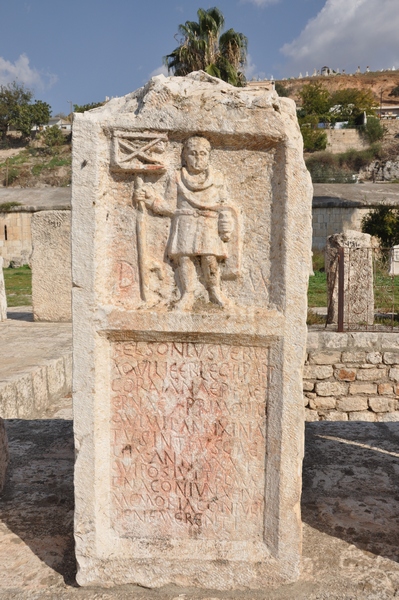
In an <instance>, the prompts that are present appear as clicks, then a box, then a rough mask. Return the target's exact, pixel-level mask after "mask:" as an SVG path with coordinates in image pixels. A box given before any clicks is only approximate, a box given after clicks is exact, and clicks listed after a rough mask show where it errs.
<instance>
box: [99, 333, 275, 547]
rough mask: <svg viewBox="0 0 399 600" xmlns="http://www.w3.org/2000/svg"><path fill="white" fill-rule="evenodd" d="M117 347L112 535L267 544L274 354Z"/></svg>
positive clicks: (184, 346)
mask: <svg viewBox="0 0 399 600" xmlns="http://www.w3.org/2000/svg"><path fill="white" fill-rule="evenodd" d="M112 347H113V366H112V368H113V376H112V417H111V444H112V449H111V450H112V474H111V476H112V496H113V501H112V505H113V513H112V520H113V527H114V529H115V530H116V531H117V532H118V534H119V535H121V536H125V537H141V538H143V537H147V538H165V537H166V538H170V537H179V538H182V537H183V538H184V537H186V538H187V537H194V538H199V539H229V540H250V539H254V540H256V539H258V540H259V539H262V538H263V513H264V487H265V473H264V472H265V435H266V395H267V384H268V371H269V350H268V348H265V347H244V346H233V345H227V344H219V345H216V344H215V345H213V344H202V343H176V342H167V343H159V342H115V343H113V345H112Z"/></svg>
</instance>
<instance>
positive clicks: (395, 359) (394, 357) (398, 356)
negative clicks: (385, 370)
mask: <svg viewBox="0 0 399 600" xmlns="http://www.w3.org/2000/svg"><path fill="white" fill-rule="evenodd" d="M384 363H385V364H386V365H399V352H384Z"/></svg>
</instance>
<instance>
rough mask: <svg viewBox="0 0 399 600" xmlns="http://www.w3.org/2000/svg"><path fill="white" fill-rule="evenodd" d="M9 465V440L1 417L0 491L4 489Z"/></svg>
mask: <svg viewBox="0 0 399 600" xmlns="http://www.w3.org/2000/svg"><path fill="white" fill-rule="evenodd" d="M7 466H8V442H7V432H6V429H5V426H4V420H3V419H2V418H0V493H1V492H2V491H3V487H4V482H5V478H6V471H7Z"/></svg>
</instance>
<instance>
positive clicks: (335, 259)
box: [326, 229, 374, 326]
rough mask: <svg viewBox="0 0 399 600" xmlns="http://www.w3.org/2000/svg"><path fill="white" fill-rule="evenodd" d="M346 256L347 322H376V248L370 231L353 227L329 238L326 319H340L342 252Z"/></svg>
mask: <svg viewBox="0 0 399 600" xmlns="http://www.w3.org/2000/svg"><path fill="white" fill-rule="evenodd" d="M339 248H342V249H343V260H344V304H343V310H344V323H345V325H346V326H350V325H373V323H374V287H373V248H372V242H371V236H370V235H369V234H368V233H361V232H359V231H355V230H351V229H349V230H348V231H345V232H343V233H334V234H333V235H330V236H329V237H328V238H327V246H326V267H327V296H328V298H327V305H328V313H327V323H338V286H339V256H338V249H339Z"/></svg>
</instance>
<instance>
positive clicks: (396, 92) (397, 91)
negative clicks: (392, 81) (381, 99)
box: [389, 85, 399, 98]
mask: <svg viewBox="0 0 399 600" xmlns="http://www.w3.org/2000/svg"><path fill="white" fill-rule="evenodd" d="M389 95H390V96H393V97H394V98H397V97H398V96H399V85H395V87H394V88H392V90H391V92H390V94H389Z"/></svg>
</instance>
